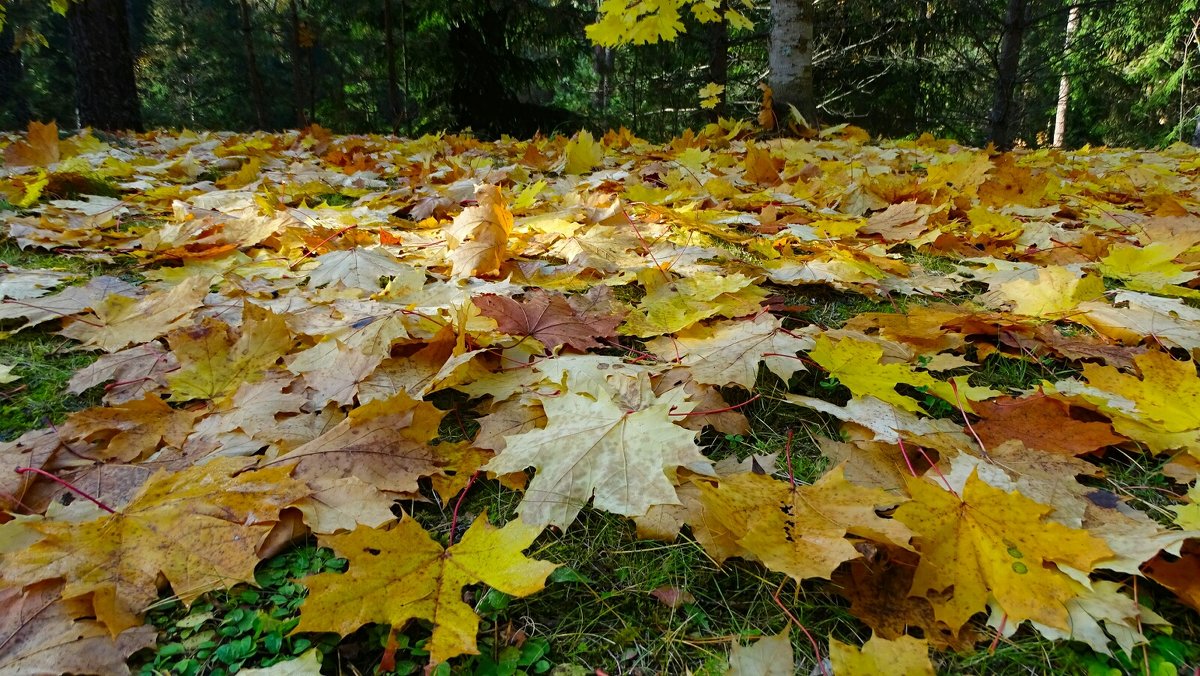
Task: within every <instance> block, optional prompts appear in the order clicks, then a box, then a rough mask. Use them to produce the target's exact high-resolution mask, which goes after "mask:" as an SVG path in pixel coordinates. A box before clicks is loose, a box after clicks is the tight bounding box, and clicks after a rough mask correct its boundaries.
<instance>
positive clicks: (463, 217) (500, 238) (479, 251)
mask: <svg viewBox="0 0 1200 676" xmlns="http://www.w3.org/2000/svg"><path fill="white" fill-rule="evenodd" d="M475 200H476V201H477V202H478V204H477V205H476V206H473V207H467V208H466V209H463V210H462V212H461V213H460V214H459V215H458V216H455V217H454V222H453V223H451V224H450V225H448V226H446V228H445V232H446V239H447V240H448V241H447V246H448V248H449V249H450V256H449V258H450V265H451V274H453V275H454V276H455V277H470V276H472V275H484V274H490V273H493V272H496V271H498V270H499V269H500V264H501V263H503V262H504V260H505V259H506V258H507V257H508V236H509V235H510V234H512V229H513V215H512V212H511V211H509V210H508V207H507V206H506V205H505V204H504V196H503V195H501V193H500V188H499V186H494V185H487V184H484V185H480V186H478V187H476V188H475Z"/></svg>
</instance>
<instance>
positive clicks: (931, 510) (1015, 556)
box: [895, 473, 1112, 629]
mask: <svg viewBox="0 0 1200 676" xmlns="http://www.w3.org/2000/svg"><path fill="white" fill-rule="evenodd" d="M908 490H909V492H910V493H911V494H912V498H913V499H912V501H911V502H905V503H903V504H901V505H900V507H899V508H898V509H897V510H896V515H895V518H896V520H897V521H900V522H902V523H904V524H907V525H908V526H909V527H910V528H912V529H913V532H915V533H916V537H914V539H913V543H914V544H915V545H916V546H917V550H918V551H919V552H920V553H921V561H920V563H919V564H918V566H917V571H916V576H915V578H914V579H913V586H912V593H913V594H915V595H918V596H926V597H927V598H929V599H930V601H931V602H932V603H933V607H934V611H935V613H936V616H937V618H938V619H939V620H943V621H945V622H946V624H948V625H949V626H950V627H951V628H952V629H958V628H959V627H961V626H963V625H964V624H965V623H966V622H967V620H969V619H970V618H971V616H972V615H974V614H975V613H977V612H981V611H983V610H984V608H985V607H986V606H987V603H988V599H989V597H994V598H995V599H996V602H997V603H998V604H999V606H1000V607H1001V608H1002V609H1003V611H1004V612H1005V613H1007V614H1008V618H1009V621H1010V622H1014V623H1020V622H1021V621H1023V620H1036V621H1038V622H1040V623H1042V624H1045V625H1047V626H1051V627H1059V628H1063V629H1067V628H1069V627H1070V621H1069V614H1068V612H1067V602H1068V601H1070V600H1071V599H1073V598H1075V597H1076V596H1078V595H1079V594H1080V592H1081V591H1082V589H1083V586H1082V585H1080V584H1079V583H1078V582H1075V581H1074V580H1072V579H1071V578H1070V577H1068V576H1067V575H1066V574H1065V573H1063V572H1061V571H1059V570H1058V569H1057V568H1056V567H1055V566H1054V564H1055V563H1062V564H1065V565H1069V566H1071V567H1072V568H1075V569H1077V570H1081V571H1085V572H1086V571H1090V570H1091V569H1092V567H1093V565H1094V564H1096V563H1097V562H1098V561H1101V560H1103V559H1105V558H1107V557H1109V556H1111V555H1112V550H1110V549H1109V548H1108V546H1107V545H1105V544H1104V542H1103V541H1102V540H1099V539H1097V538H1095V537H1093V536H1091V535H1090V534H1088V533H1087V532H1086V531H1080V530H1074V529H1071V528H1067V527H1065V526H1061V525H1059V524H1056V523H1045V522H1043V518H1044V517H1045V516H1046V515H1047V514H1049V513H1050V512H1051V510H1052V508H1051V507H1048V506H1046V505H1040V504H1038V503H1036V502H1033V501H1032V500H1029V499H1028V498H1025V497H1023V496H1021V495H1020V494H1019V493H1005V492H1004V491H1001V490H998V489H996V488H992V487H991V486H989V485H987V484H985V483H984V482H983V481H981V480H980V479H979V477H978V476H977V475H976V474H974V473H972V474H971V475H970V476H969V477H968V478H967V482H966V486H965V487H964V489H963V492H962V497H959V496H958V495H955V494H954V493H951V492H949V491H947V490H944V489H943V488H939V487H938V486H937V485H935V484H934V483H933V482H931V481H928V480H926V479H911V480H909V482H908Z"/></svg>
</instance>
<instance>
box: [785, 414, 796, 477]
mask: <svg viewBox="0 0 1200 676" xmlns="http://www.w3.org/2000/svg"><path fill="white" fill-rule="evenodd" d="M795 432H796V430H794V429H791V428H790V427H789V428H788V433H787V444H786V445H785V446H784V447H783V455H784V457H786V458H787V468H788V483H790V484H792V488H795V487H796V473H795V472H793V471H792V435H793V434H795Z"/></svg>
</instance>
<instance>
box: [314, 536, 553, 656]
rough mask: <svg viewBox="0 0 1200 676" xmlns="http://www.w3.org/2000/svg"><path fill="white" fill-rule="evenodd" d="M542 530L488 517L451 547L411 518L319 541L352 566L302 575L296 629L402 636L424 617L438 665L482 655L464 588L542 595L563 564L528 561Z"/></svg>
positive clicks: (476, 624)
mask: <svg viewBox="0 0 1200 676" xmlns="http://www.w3.org/2000/svg"><path fill="white" fill-rule="evenodd" d="M541 532H542V529H541V527H540V526H531V525H528V524H526V523H522V522H520V521H512V522H509V523H508V524H507V525H506V526H504V527H503V528H496V527H494V526H492V525H490V524H489V523H488V520H487V514H486V513H485V514H480V515H479V516H478V517H477V518H476V519H475V521H474V523H472V524H471V527H470V528H468V529H467V532H466V533H464V534H463V537H462V540H461V541H460V542H458V543H457V544H454V545H451V546H450V547H448V548H443V547H442V546H441V545H439V544H438V543H437V542H435V541H434V540H433V539H432V538H430V537H429V534H428V533H426V532H425V531H424V530H423V529H422V528H421V526H420V525H419V524H418V523H417V522H416V521H414V520H413V519H412V518H411V517H408V518H405V519H403V520H402V521H400V523H398V524H396V526H395V527H393V528H392V529H391V530H377V529H373V528H367V527H364V526H360V527H359V528H357V529H355V530H354V531H352V532H350V533H345V534H343V535H331V536H328V537H323V538H321V544H323V545H326V546H329V547H332V548H333V550H334V551H335V552H337V553H338V555H340V556H344V557H346V558H347V559H349V561H350V567H349V569H348V570H347V571H346V572H345V573H342V574H338V573H322V574H320V575H315V576H312V577H307V578H304V580H303V582H304V585H305V586H307V587H308V589H309V595H308V598H306V599H305V600H304V604H303V605H302V606H301V607H300V624H299V625H297V626H296V628H295V630H294V631H295V632H306V631H333V632H337V633H339V634H343V635H345V634H349V633H350V632H352V631H354V630H355V629H358V628H359V627H361V626H362V625H364V624H367V623H370V622H377V623H380V624H384V625H388V626H391V627H392V628H393V629H395V630H396V631H400V630H403V629H404V627H405V625H407V624H408V622H409V621H410V620H413V619H423V620H428V621H430V622H432V623H433V636H432V637H431V638H430V640H429V642H428V643H426V644H425V649H426V650H428V651H429V657H430V659H431V660H432V662H433V663H435V664H436V663H438V662H444V661H446V660H448V659H450V658H451V657H454V656H456V655H462V654H464V653H465V654H477V653H478V652H479V651H478V650H477V649H476V647H475V635H476V634H477V633H478V631H479V616H478V615H476V614H475V612H474V611H473V610H472V609H471V607H470V606H468V605H467V604H465V603H463V600H462V593H463V587H465V586H467V585H470V584H476V583H480V582H482V583H484V584H487V585H489V586H491V587H493V588H495V589H497V590H499V591H501V592H504V593H505V594H508V595H510V596H518V597H519V596H528V595H530V594H533V593H534V592H537V591H540V590H541V589H542V587H543V586H544V585H545V582H546V576H547V575H549V574H550V572H551V571H553V570H554V569H555V568H557V567H558V566H557V565H556V564H553V563H549V562H546V561H536V560H533V559H529V558H526V557H525V556H524V555H523V554H521V550H523V549H525V548H526V547H528V546H529V545H530V544H531V543H532V542H533V541H534V539H535V538H536V537H537V536H538V534H539V533H541Z"/></svg>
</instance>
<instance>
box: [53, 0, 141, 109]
mask: <svg viewBox="0 0 1200 676" xmlns="http://www.w3.org/2000/svg"><path fill="white" fill-rule="evenodd" d="M67 26H68V29H69V31H70V35H71V57H72V60H73V61H74V64H75V100H76V104H77V105H78V107H79V122H80V124H82V125H84V126H89V127H96V128H97V129H106V130H120V129H135V130H140V129H141V128H142V110H141V104H140V102H139V100H138V91H137V81H136V80H135V79H134V74H133V49H132V47H131V46H130V41H129V18H128V15H127V14H126V11H125V0H79V1H78V2H72V3H71V4H70V8H69V9H68V10H67Z"/></svg>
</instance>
